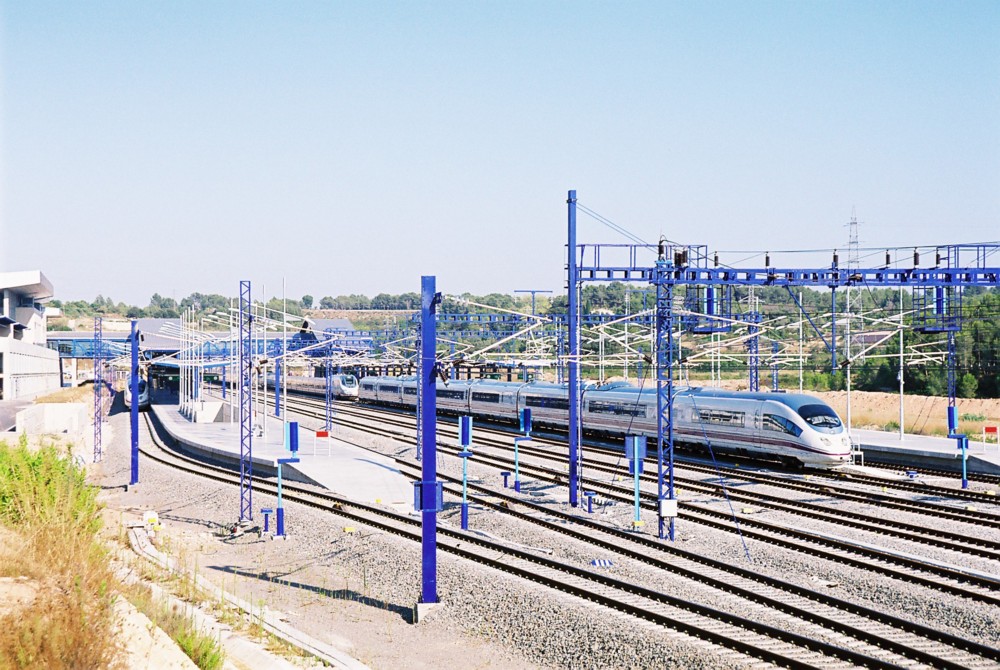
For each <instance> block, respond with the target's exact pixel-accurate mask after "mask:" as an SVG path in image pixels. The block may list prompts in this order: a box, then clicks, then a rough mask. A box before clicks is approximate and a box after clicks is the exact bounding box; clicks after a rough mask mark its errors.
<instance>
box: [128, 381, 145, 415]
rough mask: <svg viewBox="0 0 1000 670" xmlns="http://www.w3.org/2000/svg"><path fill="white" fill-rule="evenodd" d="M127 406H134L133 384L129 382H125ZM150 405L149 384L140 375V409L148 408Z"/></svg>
mask: <svg viewBox="0 0 1000 670" xmlns="http://www.w3.org/2000/svg"><path fill="white" fill-rule="evenodd" d="M124 398H125V406H126V407H128V408H131V407H132V385H131V384H129V383H126V384H125V394H124ZM148 407H149V384H147V383H146V380H145V379H143V378H142V377H139V409H146V408H148Z"/></svg>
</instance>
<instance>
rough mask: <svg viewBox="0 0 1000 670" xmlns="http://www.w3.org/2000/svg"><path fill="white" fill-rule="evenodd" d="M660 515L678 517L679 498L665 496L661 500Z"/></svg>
mask: <svg viewBox="0 0 1000 670" xmlns="http://www.w3.org/2000/svg"><path fill="white" fill-rule="evenodd" d="M660 517H661V518H664V519H673V518H676V517H677V499H676V498H674V499H670V498H663V499H662V500H660Z"/></svg>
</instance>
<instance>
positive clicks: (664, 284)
mask: <svg viewBox="0 0 1000 670" xmlns="http://www.w3.org/2000/svg"><path fill="white" fill-rule="evenodd" d="M654 272H655V281H654V284H655V286H656V409H657V418H656V425H657V439H656V499H657V521H658V523H657V536H658V537H659V538H660V539H663V537H664V536H665V532H666V534H668V535H669V537H670V540H671V541H673V540H674V537H675V530H676V529H675V525H676V524H675V523H674V518H673V517H671V518H670V521H669V528H667V529H665V528H664V523H665V522H664V518H663V515H662V514H660V513H659V510H660V508H661V506H662V503H661V501H663V500H673V499H674V496H675V493H674V403H673V398H674V375H673V370H674V309H673V302H674V285H673V283H672V282H671V281H670V277H671V276H672V274H673V264H672V263H671V262H670V259H669V258H668V257H667V256H665V255H664V254H662V253H661V254H660V255H659V257H658V260H657V261H656V266H655V268H654ZM664 458H666V468H664ZM664 489H666V490H664Z"/></svg>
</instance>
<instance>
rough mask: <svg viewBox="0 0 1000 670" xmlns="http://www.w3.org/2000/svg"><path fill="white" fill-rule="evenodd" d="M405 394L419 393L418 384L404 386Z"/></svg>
mask: <svg viewBox="0 0 1000 670" xmlns="http://www.w3.org/2000/svg"><path fill="white" fill-rule="evenodd" d="M403 395H417V387H416V386H404V387H403Z"/></svg>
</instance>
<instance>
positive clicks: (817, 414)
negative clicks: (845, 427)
mask: <svg viewBox="0 0 1000 670" xmlns="http://www.w3.org/2000/svg"><path fill="white" fill-rule="evenodd" d="M799 416H801V417H802V418H803V419H805V420H806V423H808V424H809V425H810V426H815V427H817V428H838V427H840V417H839V416H837V413H836V412H834V411H833V410H832V409H831V408H829V407H827V406H826V405H803V406H802V407H799Z"/></svg>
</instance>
